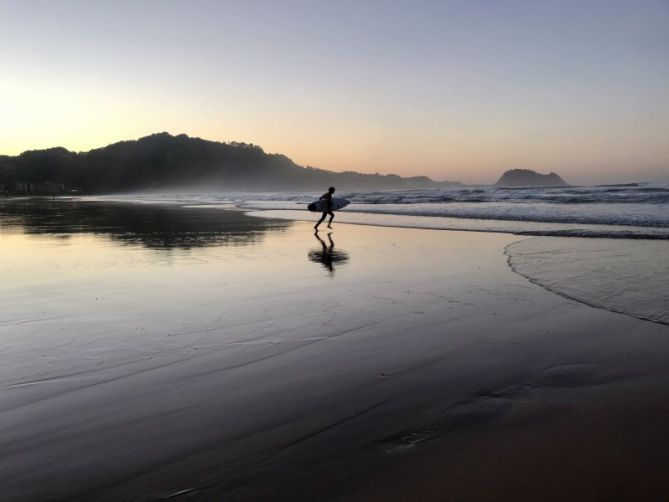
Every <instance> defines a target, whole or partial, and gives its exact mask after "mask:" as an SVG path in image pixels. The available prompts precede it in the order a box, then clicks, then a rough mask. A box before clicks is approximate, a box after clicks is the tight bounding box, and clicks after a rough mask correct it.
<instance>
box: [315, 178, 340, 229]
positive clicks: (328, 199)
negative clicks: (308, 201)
mask: <svg viewBox="0 0 669 502" xmlns="http://www.w3.org/2000/svg"><path fill="white" fill-rule="evenodd" d="M333 193H335V187H330V188H328V191H327V192H325V193H324V194H323V195H321V198H320V199H318V200H324V201H325V207H326V209H327V211H323V216H321V219H320V220H318V223H316V225H314V230H316V232H318V225H320V224H321V223H323V220H324V219H325V217H326V216H327V215H328V214H329V215H330V221H328V228H332V220H333V218H334V212H333V211H332V194H333Z"/></svg>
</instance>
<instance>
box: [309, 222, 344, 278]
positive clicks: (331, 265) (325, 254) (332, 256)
mask: <svg viewBox="0 0 669 502" xmlns="http://www.w3.org/2000/svg"><path fill="white" fill-rule="evenodd" d="M314 237H316V239H317V240H318V242H320V244H321V247H322V249H314V250H312V251H309V259H310V260H311V261H313V262H315V263H320V264H322V265H323V266H324V267H325V268H327V269H328V270H329V271H330V277H332V276H333V275H334V271H335V263H338V264H342V263H346V262H347V261H348V253H347V252H346V251H340V250H337V249H335V243H334V241H333V240H332V232H329V233H328V243H326V242H325V241H324V240H323V239H321V238H320V236H319V235H318V233H315V234H314Z"/></svg>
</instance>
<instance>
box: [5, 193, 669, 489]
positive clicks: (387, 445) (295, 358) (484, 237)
mask: <svg viewBox="0 0 669 502" xmlns="http://www.w3.org/2000/svg"><path fill="white" fill-rule="evenodd" d="M27 204H28V205H25V203H24V205H23V206H22V207H20V208H19V209H17V207H16V204H15V203H12V204H9V203H7V204H3V206H2V211H1V212H0V222H1V223H2V224H1V225H0V248H1V249H2V250H3V252H2V255H1V256H0V275H1V276H2V277H3V281H2V282H1V283H0V295H1V298H2V311H1V313H0V354H2V365H1V366H0V385H1V387H2V392H1V393H0V430H2V435H1V436H0V451H2V462H1V463H0V499H2V500H12V501H53V500H95V501H119V500H133V501H148V500H164V499H169V500H435V501H436V500H457V501H462V500H464V501H469V500H477V501H478V500H493V499H494V500H500V499H501V500H505V499H506V500H589V501H590V500H658V501H659V500H666V498H667V496H669V477H667V476H666V475H665V473H666V467H667V466H668V465H669V458H668V457H669V449H668V448H667V447H668V446H669V432H667V431H666V420H667V418H669V405H667V403H668V402H669V401H668V400H667V397H668V396H669V383H667V382H669V380H668V379H667V376H669V364H668V363H667V361H669V358H668V356H669V326H667V325H666V323H664V321H665V319H666V318H665V317H662V316H661V315H660V316H659V317H658V316H657V315H656V313H657V309H662V308H663V307H662V306H663V305H664V304H663V303H662V302H661V301H660V302H659V303H655V304H654V305H655V307H654V308H655V311H654V312H651V313H649V312H646V311H645V310H644V311H640V310H639V309H637V308H632V309H628V308H627V306H628V305H629V304H633V303H634V302H635V301H636V302H639V299H638V298H631V299H630V298H627V299H625V298H621V297H616V298H613V299H611V298H609V297H608V296H606V295H603V294H600V293H601V290H602V288H600V287H598V288H594V289H593V290H592V291H590V290H586V289H584V288H581V287H575V286H574V284H576V283H574V282H569V283H568V284H564V283H561V282H559V281H557V280H556V279H555V275H554V274H553V275H551V274H550V273H548V272H550V271H551V268H550V265H551V264H552V263H554V262H552V261H550V260H552V259H553V258H552V257H553V256H554V255H555V253H553V254H551V250H554V249H560V250H562V251H561V253H562V254H561V255H560V256H568V262H569V263H571V264H572V265H574V264H575V263H579V260H581V262H582V263H583V264H584V267H585V270H587V271H588V273H590V274H595V273H596V272H597V267H596V266H594V265H593V264H595V265H596V264H597V263H598V262H597V261H595V260H594V259H593V256H601V254H596V251H597V250H593V248H592V245H591V242H592V240H589V239H584V238H578V237H569V238H568V237H542V236H539V237H531V236H519V235H514V234H511V233H495V232H476V231H456V230H433V229H421V228H396V227H395V228H393V227H381V226H374V225H359V224H346V223H338V222H337V219H335V223H334V230H333V231H332V232H331V233H330V232H328V231H326V229H323V230H322V231H321V232H319V233H318V234H317V235H314V232H313V229H312V226H313V223H312V222H305V221H291V220H289V219H273V218H267V216H263V215H262V214H258V213H261V212H260V211H258V212H257V213H255V212H254V213H253V216H251V215H247V214H245V213H244V212H243V211H240V210H237V209H232V208H220V207H184V206H183V205H177V204H175V205H160V204H130V203H121V202H116V203H114V202H104V201H102V202H81V201H76V200H70V201H63V202H60V201H56V202H49V203H46V202H45V203H43V202H34V203H27ZM267 215H271V212H267ZM546 239H549V240H548V241H546ZM551 239H552V240H551ZM600 241H601V242H605V241H606V240H605V239H601V240H600ZM648 242H649V241H646V240H644V239H637V240H625V241H624V242H621V243H619V244H617V246H618V247H617V248H615V249H616V256H618V257H620V256H635V254H636V255H639V256H641V255H642V253H650V255H652V256H656V255H658V256H665V255H666V253H665V254H664V255H663V254H662V252H663V250H664V247H666V246H667V242H666V241H662V242H656V243H654V244H652V245H649V244H648ZM549 244H550V245H549ZM602 246H604V247H606V245H605V244H602ZM663 246H664V247H663ZM607 249H608V248H607ZM565 250H569V253H567V251H565ZM584 250H585V251H584ZM586 251H587V252H586ZM597 252H598V251H597ZM540 253H543V254H540ZM588 253H589V254H588ZM593 253H594V254H593ZM607 256H608V255H607ZM644 256H645V255H644ZM538 257H541V259H542V260H544V261H541V262H540V266H539V265H537V263H539V262H537V261H536V260H537V259H538ZM612 259H613V260H614V261H615V258H612ZM514 260H515V262H514ZM532 260H534V261H532ZM546 260H548V261H546ZM619 261H625V260H624V259H621V258H619ZM642 261H643V260H642ZM654 263H656V264H657V263H658V262H654ZM661 263H664V262H661ZM640 267H642V264H639V265H638V266H637V267H636V269H639V268H640ZM663 267H664V265H660V267H659V268H656V269H653V270H651V272H649V276H651V275H652V276H653V277H656V278H657V277H658V276H659V277H661V276H662V274H663V273H664V272H666V270H665V269H664V268H663ZM538 270H539V271H548V272H546V274H544V275H541V274H539V273H538V272H537V271H538ZM628 271H629V269H625V271H624V272H625V273H627V272H628ZM600 272H601V273H600V275H604V276H606V273H607V270H604V271H600ZM642 272H643V271H639V273H642ZM581 273H582V270H581V269H579V268H578V267H577V266H575V265H574V267H573V269H571V272H570V274H572V275H573V276H574V277H576V278H578V277H579V274H581ZM621 273H622V272H621ZM535 276H536V277H535ZM588 284H596V282H593V280H591V279H589V280H588ZM601 284H605V283H604V282H602V283H601ZM653 284H660V285H659V286H654V287H657V288H662V286H661V283H658V282H657V281H656V282H655V283H653ZM602 287H604V286H602ZM620 287H621V289H623V288H624V284H622V285H620ZM634 291H636V293H635V294H638V295H642V294H643V288H638V291H637V290H634ZM660 293H662V291H660ZM579 295H581V296H579ZM583 295H584V296H583ZM597 295H599V296H597ZM657 296H658V294H657V291H656V293H655V297H656V298H657ZM589 299H592V301H590V300H589ZM623 303H624V305H622V306H621V304H623ZM642 303H643V302H639V304H642ZM648 319H650V320H648Z"/></svg>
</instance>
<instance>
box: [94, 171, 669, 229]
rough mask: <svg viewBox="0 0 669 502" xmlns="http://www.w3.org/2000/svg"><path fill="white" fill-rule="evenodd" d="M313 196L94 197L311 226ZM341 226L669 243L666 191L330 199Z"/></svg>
mask: <svg viewBox="0 0 669 502" xmlns="http://www.w3.org/2000/svg"><path fill="white" fill-rule="evenodd" d="M320 195H321V194H320V193H304V192H300V193H285V192H282V193H170V194H164V193H161V194H131V195H126V196H109V197H96V198H95V199H96V200H124V201H129V202H131V201H134V202H143V203H173V204H174V203H176V204H182V205H193V206H210V207H211V206H219V205H220V206H222V207H229V206H235V207H237V208H240V209H243V210H247V211H263V212H265V213H264V214H265V216H272V217H277V218H283V219H298V220H302V219H311V218H312V217H313V215H312V214H310V213H308V212H307V211H306V205H307V204H308V203H309V202H312V201H313V200H314V199H316V198H318V196H320ZM335 196H337V197H343V198H346V199H348V200H350V201H351V204H350V205H349V206H348V207H347V208H346V209H344V210H342V211H341V212H340V213H338V216H337V220H338V221H346V222H348V223H358V224H373V225H383V226H402V227H417V228H436V229H452V230H473V231H493V232H507V233H516V234H520V235H556V236H581V237H623V238H653V239H669V184H657V183H638V184H637V183H634V184H627V185H599V186H583V187H559V188H497V187H492V186H468V187H459V188H450V189H435V190H387V191H375V192H341V193H340V192H337V193H336V194H335Z"/></svg>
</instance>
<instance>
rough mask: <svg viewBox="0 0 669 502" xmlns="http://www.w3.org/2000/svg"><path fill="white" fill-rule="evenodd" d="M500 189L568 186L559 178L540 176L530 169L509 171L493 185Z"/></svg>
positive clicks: (552, 175)
mask: <svg viewBox="0 0 669 502" xmlns="http://www.w3.org/2000/svg"><path fill="white" fill-rule="evenodd" d="M495 185H497V186H500V187H564V186H569V184H568V183H567V182H565V181H564V180H563V179H562V178H560V176H558V175H557V174H555V173H553V172H551V173H549V174H541V173H538V172H536V171H532V170H531V169H510V170H508V171H506V172H505V173H504V174H503V175H502V177H501V178H500V179H499V181H497V183H495Z"/></svg>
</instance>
